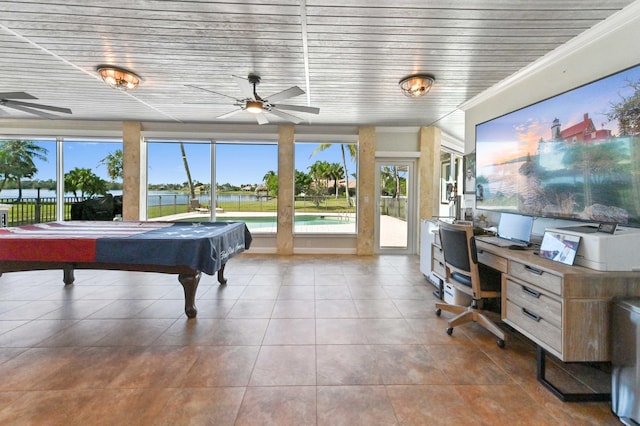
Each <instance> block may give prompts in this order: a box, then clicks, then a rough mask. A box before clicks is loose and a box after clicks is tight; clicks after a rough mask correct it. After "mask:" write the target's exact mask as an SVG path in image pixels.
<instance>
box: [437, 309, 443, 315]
mask: <svg viewBox="0 0 640 426" xmlns="http://www.w3.org/2000/svg"><path fill="white" fill-rule="evenodd" d="M441 314H442V309H436V316H438V317H439V316H440V315H441Z"/></svg>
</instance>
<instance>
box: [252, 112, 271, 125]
mask: <svg viewBox="0 0 640 426" xmlns="http://www.w3.org/2000/svg"><path fill="white" fill-rule="evenodd" d="M255 116H256V121H257V122H258V124H269V120H267V117H265V115H264V114H263V113H261V112H259V113H257V114H255Z"/></svg>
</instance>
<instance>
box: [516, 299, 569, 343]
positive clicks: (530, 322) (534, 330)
mask: <svg viewBox="0 0 640 426" xmlns="http://www.w3.org/2000/svg"><path fill="white" fill-rule="evenodd" d="M505 319H506V320H507V322H508V323H510V324H511V325H513V326H514V327H515V328H516V329H520V330H521V331H523V332H524V333H525V334H527V333H528V334H529V335H530V336H532V337H534V338H536V339H537V340H538V341H537V342H536V343H540V344H542V345H543V346H549V347H551V348H552V349H554V350H555V351H557V352H558V353H562V332H561V330H560V329H559V328H558V327H556V326H554V325H553V324H551V323H550V322H549V321H547V320H546V319H545V318H544V317H543V316H542V315H538V314H537V313H535V312H531V311H529V310H528V309H527V308H523V307H522V306H518V305H517V304H515V303H513V302H512V301H511V300H507V316H506V318H505Z"/></svg>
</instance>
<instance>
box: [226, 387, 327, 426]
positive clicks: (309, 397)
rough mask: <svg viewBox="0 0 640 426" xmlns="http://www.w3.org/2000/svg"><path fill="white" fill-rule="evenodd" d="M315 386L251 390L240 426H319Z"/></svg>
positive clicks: (237, 423)
mask: <svg viewBox="0 0 640 426" xmlns="http://www.w3.org/2000/svg"><path fill="white" fill-rule="evenodd" d="M315 424H316V389H315V387H314V386H270V387H249V388H247V391H246V394H245V397H244V400H243V401H242V406H241V407H240V412H239V413H238V419H237V421H236V423H235V425H236V426H241V425H246V426H253V425H273V426H281V425H301V426H303V425H315Z"/></svg>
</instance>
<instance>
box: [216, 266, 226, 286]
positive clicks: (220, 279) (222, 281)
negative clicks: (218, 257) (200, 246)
mask: <svg viewBox="0 0 640 426" xmlns="http://www.w3.org/2000/svg"><path fill="white" fill-rule="evenodd" d="M225 266H227V264H226V263H223V264H222V266H221V267H220V269H219V270H218V282H219V283H220V284H226V283H227V279H226V278H225V277H224V267H225Z"/></svg>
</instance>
